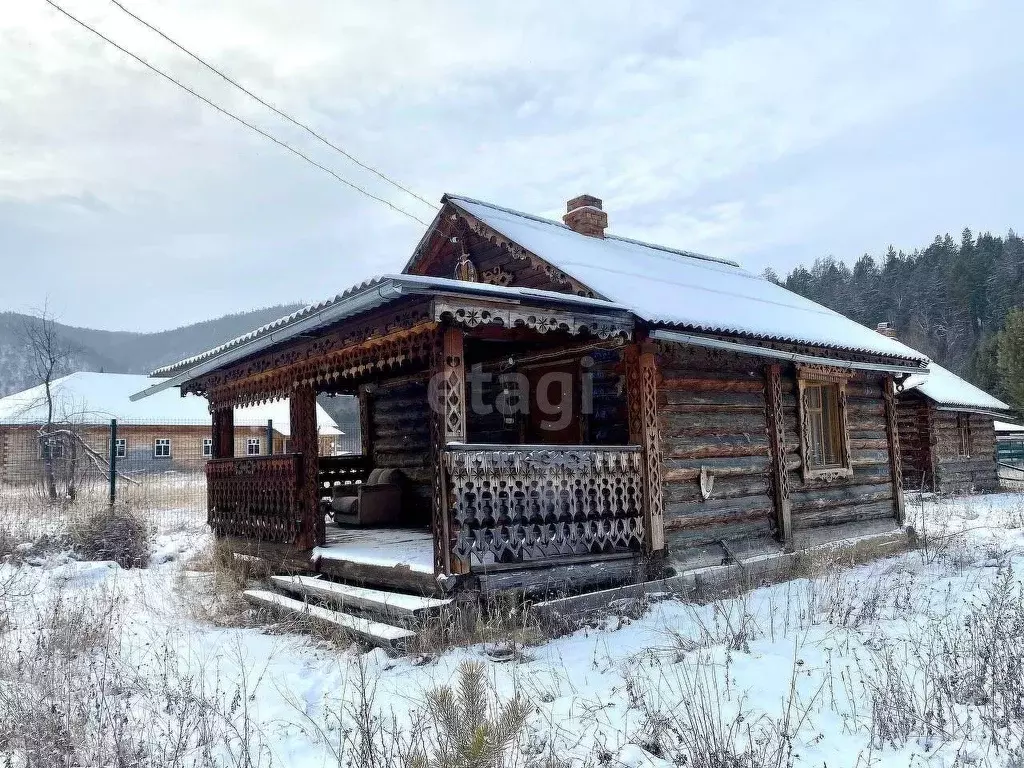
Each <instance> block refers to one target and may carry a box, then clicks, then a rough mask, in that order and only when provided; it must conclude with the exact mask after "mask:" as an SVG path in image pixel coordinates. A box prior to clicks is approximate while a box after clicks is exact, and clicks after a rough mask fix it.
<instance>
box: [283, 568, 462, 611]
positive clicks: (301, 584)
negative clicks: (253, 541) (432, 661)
mask: <svg viewBox="0 0 1024 768" xmlns="http://www.w3.org/2000/svg"><path fill="white" fill-rule="evenodd" d="M271 581H273V582H274V584H275V585H276V586H278V587H280V588H281V589H285V590H288V591H289V592H293V593H296V594H300V595H305V596H306V597H318V598H320V599H322V600H327V601H329V602H331V603H332V604H334V605H337V606H339V607H342V608H344V607H346V606H350V607H352V608H357V609H359V610H361V611H367V612H368V613H373V614H376V615H379V616H385V617H394V618H399V619H405V620H412V619H419V618H423V617H424V616H426V615H429V614H430V613H433V612H435V611H438V610H440V609H441V608H444V607H445V606H446V605H451V602H452V601H451V600H442V599H438V598H435V597H419V596H418V595H407V594H404V593H402V592H387V591H384V590H381V589H369V588H367V587H354V586H352V585H350V584H339V583H338V582H336V581H327V580H326V579H320V578H315V577H313V576H273V577H271Z"/></svg>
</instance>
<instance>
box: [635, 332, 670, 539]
mask: <svg viewBox="0 0 1024 768" xmlns="http://www.w3.org/2000/svg"><path fill="white" fill-rule="evenodd" d="M625 351H626V398H627V406H628V412H629V442H630V443H637V444H639V445H640V446H641V448H642V449H643V489H644V527H645V529H646V536H645V543H646V547H647V551H648V552H661V551H663V550H664V549H665V500H664V497H663V495H662V487H661V479H662V452H661V432H660V429H659V427H658V364H657V361H656V359H655V357H654V353H653V352H650V351H646V350H644V349H642V347H641V345H640V344H637V343H634V344H631V345H629V346H628V347H626V350H625Z"/></svg>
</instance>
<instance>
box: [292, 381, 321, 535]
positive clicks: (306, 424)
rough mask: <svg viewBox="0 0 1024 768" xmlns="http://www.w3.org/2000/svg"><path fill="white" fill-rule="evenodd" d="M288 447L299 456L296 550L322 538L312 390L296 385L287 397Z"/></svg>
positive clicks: (318, 450) (314, 394)
mask: <svg viewBox="0 0 1024 768" xmlns="http://www.w3.org/2000/svg"><path fill="white" fill-rule="evenodd" d="M288 411H289V418H290V421H291V424H290V426H291V432H292V436H291V437H292V450H294V451H296V452H297V453H300V454H301V455H302V478H301V482H300V485H299V490H298V493H297V498H296V505H297V515H298V518H299V520H301V524H300V527H299V533H298V536H297V537H296V540H295V543H296V545H297V546H298V547H299V549H312V548H313V547H314V546H317V545H323V544H324V542H325V541H326V531H325V529H324V516H323V514H321V512H320V494H319V493H318V490H317V487H316V480H317V477H316V475H317V460H318V458H319V456H320V440H319V437H318V434H317V424H316V391H315V390H314V389H313V388H312V387H310V386H304V387H297V388H296V389H294V390H293V391H292V394H291V397H290V398H289V399H288Z"/></svg>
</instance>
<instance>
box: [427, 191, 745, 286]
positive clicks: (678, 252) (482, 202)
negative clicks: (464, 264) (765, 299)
mask: <svg viewBox="0 0 1024 768" xmlns="http://www.w3.org/2000/svg"><path fill="white" fill-rule="evenodd" d="M444 199H445V200H454V201H458V200H464V201H465V202H467V203H472V204H473V205H483V206H485V207H487V208H491V209H493V210H495V211H501V212H502V213H508V214H511V215H513V216H520V217H522V218H524V219H530V220H531V221H536V222H537V223H539V224H550V225H551V226H553V227H558V228H559V229H564V230H567V231H569V232H573V231H574V230H573V229H571V228H570V227H567V226H566V225H565V224H564V223H563V222H561V221H555V220H554V219H545V218H544V217H543V216H536V215H534V214H532V213H526V212H525V211H517V210H515V209H514V208H506V207H505V206H503V205H496V204H494V203H489V202H487V201H486V200H477V199H475V198H472V197H467V196H465V195H452V194H446V195H445V196H444ZM581 207H582V208H593V206H581ZM574 210H579V208H576V209H574ZM595 210H599V211H602V212H604V213H608V211H605V210H604V209H603V208H595ZM577 234H579V233H577ZM583 237H587V235H583ZM604 239H605V240H617V241H619V242H622V243H629V244H630V245H639V246H643V247H644V248H652V249H654V250H656V251H664V252H665V253H670V254H674V255H676V256H683V257H685V258H689V259H700V260H701V261H710V262H714V263H717V264H725V265H727V266H730V267H736V268H737V269H743V267H742V265H741V264H740V263H739V262H737V261H733V260H732V259H723V258H721V257H719V256H708V255H706V254H703V253H696V252H694V251H684V250H682V249H681V248H669V247H668V246H667V245H659V244H657V243H648V242H645V241H643V240H636V239H634V238H631V237H623V236H622V235H605V236H604Z"/></svg>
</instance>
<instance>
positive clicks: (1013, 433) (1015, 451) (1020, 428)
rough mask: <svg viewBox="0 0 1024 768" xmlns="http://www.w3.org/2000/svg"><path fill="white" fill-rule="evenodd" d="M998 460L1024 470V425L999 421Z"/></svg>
mask: <svg viewBox="0 0 1024 768" xmlns="http://www.w3.org/2000/svg"><path fill="white" fill-rule="evenodd" d="M995 428H996V458H997V459H998V460H999V461H1002V462H1006V463H1009V464H1015V465H1016V466H1018V467H1021V468H1024V424H1011V423H1009V422H1007V421H997V422H996V423H995Z"/></svg>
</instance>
